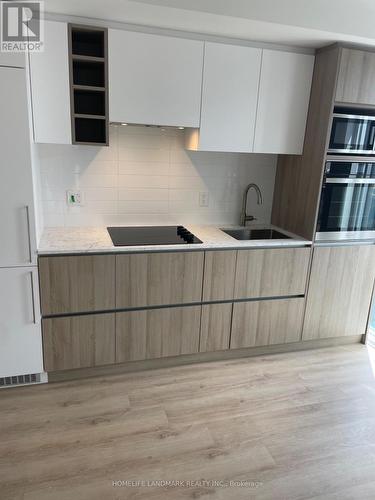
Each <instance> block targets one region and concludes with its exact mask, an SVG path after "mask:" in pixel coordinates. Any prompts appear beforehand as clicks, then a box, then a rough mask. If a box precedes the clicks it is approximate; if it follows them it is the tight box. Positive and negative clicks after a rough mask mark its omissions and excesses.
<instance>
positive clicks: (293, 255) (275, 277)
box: [234, 248, 310, 299]
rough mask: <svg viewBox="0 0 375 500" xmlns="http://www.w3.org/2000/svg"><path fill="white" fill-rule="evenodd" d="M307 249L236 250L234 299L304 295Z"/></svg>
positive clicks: (308, 254) (308, 255) (307, 263)
mask: <svg viewBox="0 0 375 500" xmlns="http://www.w3.org/2000/svg"><path fill="white" fill-rule="evenodd" d="M309 259H310V248H275V249H262V250H260V249H255V250H238V256H237V266H236V277H235V286H234V298H235V299H251V298H258V297H259V298H260V297H282V296H288V295H304V294H305V289H306V280H307V272H308V267H309Z"/></svg>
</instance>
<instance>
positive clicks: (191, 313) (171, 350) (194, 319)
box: [116, 306, 201, 363]
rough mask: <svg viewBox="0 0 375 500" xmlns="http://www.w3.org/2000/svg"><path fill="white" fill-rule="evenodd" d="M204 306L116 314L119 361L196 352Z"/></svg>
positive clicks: (117, 354) (117, 358) (117, 357)
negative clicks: (202, 307)
mask: <svg viewBox="0 0 375 500" xmlns="http://www.w3.org/2000/svg"><path fill="white" fill-rule="evenodd" d="M200 317H201V306H186V307H168V308H162V309H149V310H145V311H128V312H121V313H117V314H116V362H117V363H121V362H124V361H134V360H142V359H153V358H164V357H166V356H178V355H180V354H192V353H196V352H198V350H199V328H200Z"/></svg>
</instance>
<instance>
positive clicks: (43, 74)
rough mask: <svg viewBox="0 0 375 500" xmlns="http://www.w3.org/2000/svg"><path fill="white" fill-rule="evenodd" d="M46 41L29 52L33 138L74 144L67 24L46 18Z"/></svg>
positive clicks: (38, 140)
mask: <svg viewBox="0 0 375 500" xmlns="http://www.w3.org/2000/svg"><path fill="white" fill-rule="evenodd" d="M44 40H45V42H44V52H38V53H36V52H33V53H30V80H31V100H32V112H33V121H34V141H35V142H46V143H55V144H71V142H72V136H71V121H70V87H69V62H68V27H67V24H66V23H60V22H54V21H45V25H44Z"/></svg>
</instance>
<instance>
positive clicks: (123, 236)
mask: <svg viewBox="0 0 375 500" xmlns="http://www.w3.org/2000/svg"><path fill="white" fill-rule="evenodd" d="M107 230H108V232H109V235H110V237H111V240H112V242H113V244H114V246H115V247H125V246H138V245H141V246H143V245H187V244H191V243H202V242H201V240H199V239H198V238H197V237H196V236H194V234H192V233H191V232H190V231H188V230H187V229H186V228H184V226H137V227H130V226H129V227H107Z"/></svg>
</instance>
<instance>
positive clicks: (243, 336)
mask: <svg viewBox="0 0 375 500" xmlns="http://www.w3.org/2000/svg"><path fill="white" fill-rule="evenodd" d="M303 310H304V299H303V298H293V299H279V300H260V301H251V302H237V303H235V304H234V305H233V320H232V335H231V341H230V348H231V349H239V348H242V347H255V346H266V345H272V344H286V343H288V342H298V341H300V340H301V331H302V321H303Z"/></svg>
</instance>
